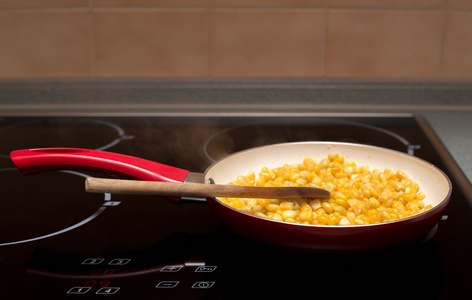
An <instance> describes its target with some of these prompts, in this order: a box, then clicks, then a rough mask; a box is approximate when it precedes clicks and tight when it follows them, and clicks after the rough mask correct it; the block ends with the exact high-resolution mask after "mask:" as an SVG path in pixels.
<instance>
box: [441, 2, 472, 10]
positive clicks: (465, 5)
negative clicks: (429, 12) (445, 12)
mask: <svg viewBox="0 0 472 300" xmlns="http://www.w3.org/2000/svg"><path fill="white" fill-rule="evenodd" d="M446 6H447V8H450V9H472V1H471V0H446Z"/></svg>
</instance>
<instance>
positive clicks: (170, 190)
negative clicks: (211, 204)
mask: <svg viewBox="0 0 472 300" xmlns="http://www.w3.org/2000/svg"><path fill="white" fill-rule="evenodd" d="M85 190H86V191H87V192H89V193H114V194H135V195H162V196H193V197H233V198H300V197H304V198H329V196H330V194H329V192H328V191H326V190H323V189H318V188H311V187H248V186H237V185H219V184H203V183H176V182H157V181H140V180H123V179H104V178H93V177H89V178H87V179H86V180H85Z"/></svg>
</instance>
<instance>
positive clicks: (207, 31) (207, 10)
mask: <svg viewBox="0 0 472 300" xmlns="http://www.w3.org/2000/svg"><path fill="white" fill-rule="evenodd" d="M205 3H206V8H205V39H206V41H205V47H206V51H205V63H206V78H210V77H211V76H210V72H211V66H210V60H211V59H210V54H211V53H210V5H209V0H206V1H205Z"/></svg>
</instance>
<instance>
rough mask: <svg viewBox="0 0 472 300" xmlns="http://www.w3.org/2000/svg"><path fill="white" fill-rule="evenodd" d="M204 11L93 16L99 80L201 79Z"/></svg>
mask: <svg viewBox="0 0 472 300" xmlns="http://www.w3.org/2000/svg"><path fill="white" fill-rule="evenodd" d="M205 22H206V13H205V11H204V10H197V9H195V10H182V9H180V10H146V9H143V10H136V9H134V10H131V11H121V10H111V11H108V10H100V11H97V12H95V13H94V25H95V49H96V72H97V75H98V76H127V77H141V76H144V77H154V76H157V77H176V76H182V77H185V76H190V77H194V76H206V70H207V68H206V29H205V28H206V27H205V24H206V23H205Z"/></svg>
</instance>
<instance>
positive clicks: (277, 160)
mask: <svg viewBox="0 0 472 300" xmlns="http://www.w3.org/2000/svg"><path fill="white" fill-rule="evenodd" d="M330 153H339V154H340V155H341V156H344V158H345V159H346V160H353V161H355V162H356V164H357V165H358V166H361V165H367V166H369V167H370V169H371V170H373V169H379V170H381V171H383V170H385V169H391V170H392V171H394V172H396V171H398V170H401V171H403V172H405V173H406V174H407V175H408V176H409V177H410V178H411V179H412V180H414V181H416V182H417V183H418V184H419V185H420V191H422V192H424V193H425V194H426V198H425V200H424V202H425V203H426V204H432V205H433V206H436V205H438V204H439V203H440V202H442V201H443V200H445V199H446V198H447V197H448V196H449V193H450V190H451V183H450V181H449V179H448V178H447V176H446V175H445V174H444V173H443V172H442V171H441V170H439V169H438V168H437V167H435V166H434V165H432V164H430V163H428V162H426V161H424V160H421V159H419V158H417V157H414V156H410V155H408V154H406V153H402V152H397V151H393V150H390V149H385V148H379V147H373V146H366V145H360V144H348V143H336V142H300V143H287V144H276V145H270V146H264V147H258V148H253V149H249V150H245V151H242V152H238V153H235V154H233V155H230V156H228V157H226V158H224V159H222V160H220V161H218V162H216V163H214V164H213V165H212V166H211V167H210V168H208V170H207V171H206V173H205V182H208V179H209V178H212V179H213V180H214V181H215V183H217V184H227V183H229V182H231V181H233V180H235V179H236V178H237V176H239V175H246V174H247V172H248V171H253V172H254V173H255V174H256V176H257V175H258V173H259V171H260V170H261V169H262V168H263V167H268V168H269V169H272V168H277V167H280V166H283V165H284V164H287V163H288V164H291V163H302V162H303V159H304V158H305V157H311V158H313V159H315V160H317V161H319V160H321V159H323V158H326V157H327V156H328V154H330Z"/></svg>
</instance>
